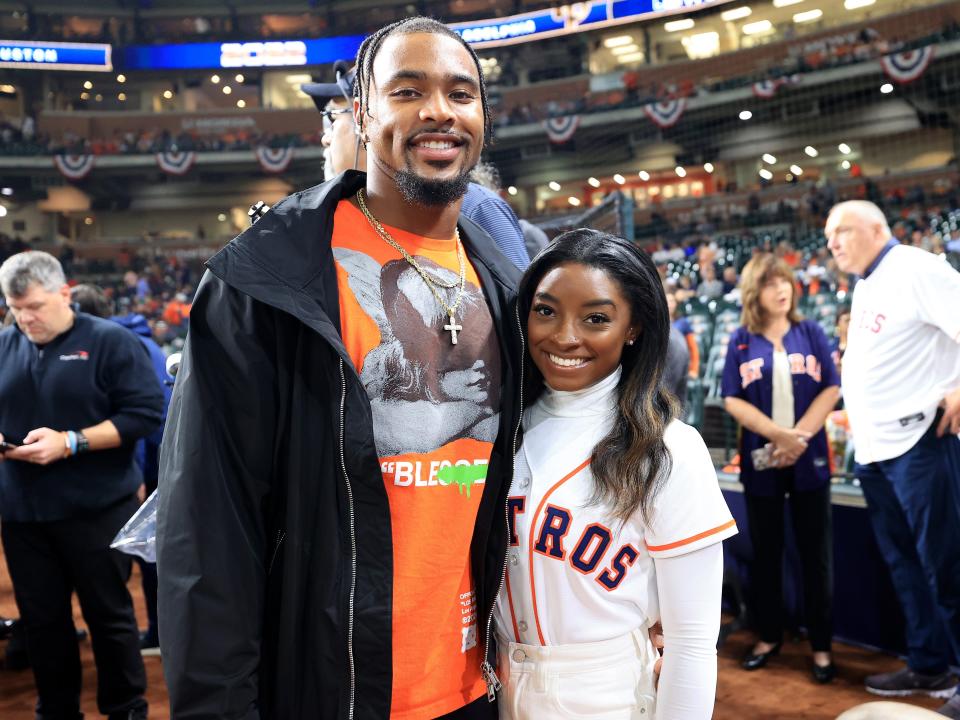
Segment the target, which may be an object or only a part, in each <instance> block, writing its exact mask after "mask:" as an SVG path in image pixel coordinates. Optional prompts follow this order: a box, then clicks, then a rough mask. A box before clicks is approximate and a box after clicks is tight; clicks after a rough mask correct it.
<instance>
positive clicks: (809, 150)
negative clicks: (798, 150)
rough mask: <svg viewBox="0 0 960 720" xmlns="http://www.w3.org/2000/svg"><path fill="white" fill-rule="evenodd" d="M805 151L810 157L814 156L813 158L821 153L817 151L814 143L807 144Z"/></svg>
mask: <svg viewBox="0 0 960 720" xmlns="http://www.w3.org/2000/svg"><path fill="white" fill-rule="evenodd" d="M803 151H804V152H805V153H806V154H807V155H808V156H809V157H812V158H815V157H816V156H817V155H819V154H820V153H819V152H817V149H816V148H815V147H814V146H813V145H807V146H806V147H805V148H804V149H803Z"/></svg>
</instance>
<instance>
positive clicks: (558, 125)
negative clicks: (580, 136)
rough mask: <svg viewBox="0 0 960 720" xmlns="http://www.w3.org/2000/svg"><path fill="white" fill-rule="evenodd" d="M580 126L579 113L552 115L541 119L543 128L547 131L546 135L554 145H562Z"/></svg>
mask: <svg viewBox="0 0 960 720" xmlns="http://www.w3.org/2000/svg"><path fill="white" fill-rule="evenodd" d="M578 127H580V116H579V115H564V116H563V117H554V118H550V119H549V120H544V121H543V128H544V130H546V131H547V137H548V138H550V142H552V143H554V144H555V145H562V144H563V143H565V142H567V141H568V140H570V138H572V137H573V135H574V133H575V132H577V128H578Z"/></svg>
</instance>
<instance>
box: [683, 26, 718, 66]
mask: <svg viewBox="0 0 960 720" xmlns="http://www.w3.org/2000/svg"><path fill="white" fill-rule="evenodd" d="M680 42H681V43H682V44H683V49H684V50H686V51H687V57H689V58H690V59H691V60H701V59H703V58H708V57H713V56H714V55H716V54H717V53H719V52H720V34H719V33H717V32H715V31H712V30H711V31H710V32H703V33H697V34H695V35H684V36H683V37H682V38H680Z"/></svg>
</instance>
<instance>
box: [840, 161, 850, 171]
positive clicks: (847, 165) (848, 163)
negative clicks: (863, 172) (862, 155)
mask: <svg viewBox="0 0 960 720" xmlns="http://www.w3.org/2000/svg"><path fill="white" fill-rule="evenodd" d="M840 167H842V168H843V169H844V170H849V169H850V161H849V160H844V161H843V162H842V163H840Z"/></svg>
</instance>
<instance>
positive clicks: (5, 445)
mask: <svg viewBox="0 0 960 720" xmlns="http://www.w3.org/2000/svg"><path fill="white" fill-rule="evenodd" d="M18 447H20V443H15V442H11V441H9V440H0V453H5V452H7V450H13V449H14V448H18Z"/></svg>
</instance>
